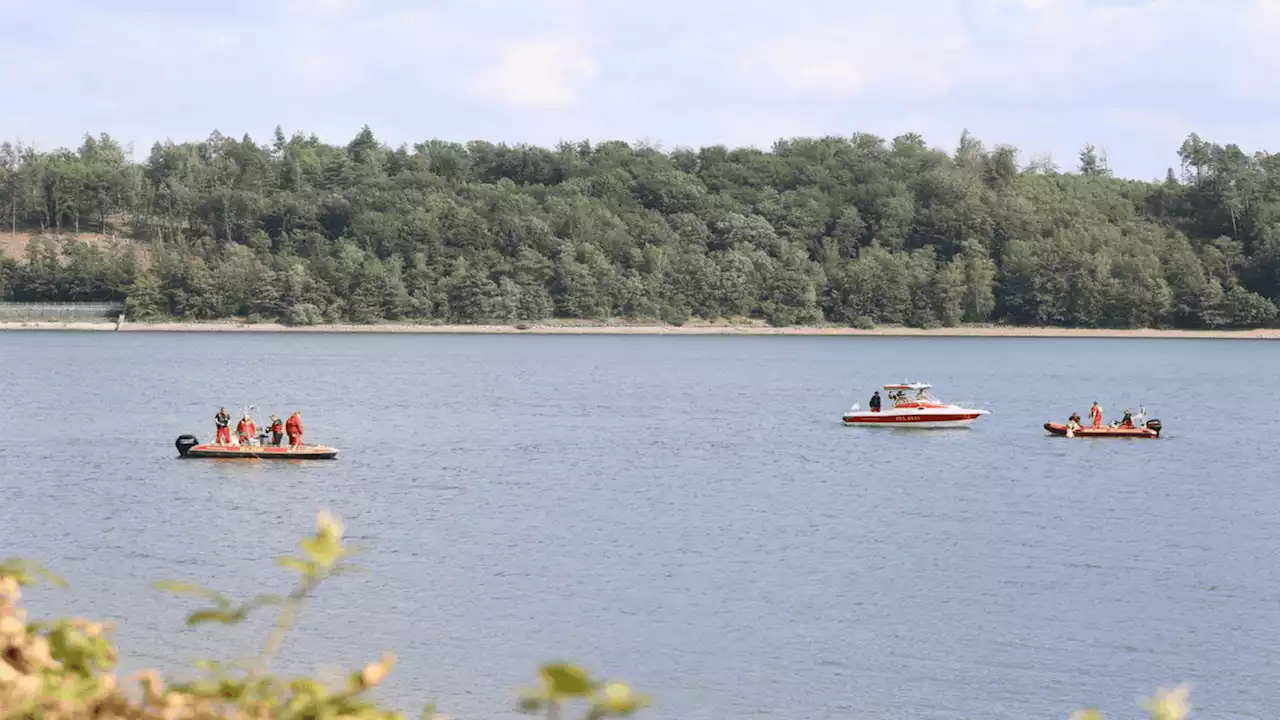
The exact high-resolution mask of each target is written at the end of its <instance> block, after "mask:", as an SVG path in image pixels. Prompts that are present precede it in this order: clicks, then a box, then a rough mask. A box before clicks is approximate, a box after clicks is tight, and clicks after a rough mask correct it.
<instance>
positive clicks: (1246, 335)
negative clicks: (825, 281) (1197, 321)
mask: <svg viewBox="0 0 1280 720" xmlns="http://www.w3.org/2000/svg"><path fill="white" fill-rule="evenodd" d="M21 330H28V331H46V332H48V331H68V332H116V331H117V328H116V323H115V322H114V321H110V320H104V321H99V322H85V321H77V322H57V321H53V322H50V321H4V322H0V331H21ZM118 332H233V333H407V334H431V333H437V334H469V335H750V336H770V335H788V336H796V335H801V336H819V337H838V336H849V337H1021V338H1033V337H1034V338H1051V337H1061V338H1186V339H1231V340H1280V328H1268V329H1257V330H1156V329H1150V328H1145V329H1129V330H1111V329H1089V328H1056V327H1020V326H1009V325H970V326H960V327H953V328H932V329H928V330H924V329H920V328H908V327H900V326H883V327H878V328H876V329H874V330H860V329H857V328H849V327H822V326H815V327H771V326H769V325H765V324H762V323H751V322H742V323H689V324H686V325H682V326H675V325H658V324H635V325H631V324H625V323H614V324H610V323H592V322H586V321H577V322H573V321H563V322H541V323H522V324H512V325H429V324H414V323H381V324H373V325H347V324H333V325H311V326H305V327H291V326H287V325H280V324H276V323H244V322H235V321H220V322H162V323H125V324H124V325H122V326H121V327H120V328H119V329H118Z"/></svg>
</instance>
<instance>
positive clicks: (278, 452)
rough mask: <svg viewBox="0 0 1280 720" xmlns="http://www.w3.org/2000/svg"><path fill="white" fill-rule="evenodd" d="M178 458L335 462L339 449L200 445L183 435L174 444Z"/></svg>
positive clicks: (193, 437) (308, 446) (304, 446)
mask: <svg viewBox="0 0 1280 720" xmlns="http://www.w3.org/2000/svg"><path fill="white" fill-rule="evenodd" d="M174 446H176V447H177V448H178V456H179V457H184V458H217V459H222V460H230V459H252V460H333V459H335V458H337V457H338V449H337V448H331V447H325V446H324V445H298V446H297V447H289V446H287V445H279V446H277V445H225V444H221V443H218V444H214V443H206V444H204V445H201V444H200V441H199V440H198V439H196V436H194V435H182V436H181V437H179V438H178V440H177V441H176V442H175V443H174Z"/></svg>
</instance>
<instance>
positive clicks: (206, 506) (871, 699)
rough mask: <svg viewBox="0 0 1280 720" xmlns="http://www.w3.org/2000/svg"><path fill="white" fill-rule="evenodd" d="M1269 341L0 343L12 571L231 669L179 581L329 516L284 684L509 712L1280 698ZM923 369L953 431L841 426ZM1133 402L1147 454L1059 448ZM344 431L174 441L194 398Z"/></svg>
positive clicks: (261, 573)
mask: <svg viewBox="0 0 1280 720" xmlns="http://www.w3.org/2000/svg"><path fill="white" fill-rule="evenodd" d="M1277 367H1280V343H1268V342H1266V341H1256V342H1254V341H1214V340H1206V341H1199V340H1127V339H1098V340H1080V339H1010V338H991V339H985V338H984V339H958V338H957V339H952V338H847V337H846V338H835V337H830V338H823V337H601V336H595V337H581V336H578V337H573V336H470V335H419V336H410V335H318V334H317V335H313V334H287V335H267V334H263V335H258V334H253V335H249V334H245V335H232V334H221V333H219V334H194V333H193V334H168V333H166V334H148V333H84V334H78V333H34V332H32V333H17V332H11V333H2V334H0V380H3V383H4V384H3V386H2V387H3V412H0V533H2V534H0V540H2V541H3V546H2V547H0V556H5V555H20V556H24V557H29V558H33V559H36V560H38V561H40V562H42V563H44V564H45V565H47V566H49V567H50V568H51V569H53V570H55V571H57V572H59V573H60V574H62V575H63V576H65V577H66V578H67V579H68V581H69V582H70V583H71V587H70V588H68V589H65V590H56V591H54V590H41V591H38V592H33V593H30V594H29V597H30V598H31V600H32V602H33V603H38V607H35V608H34V609H35V610H36V611H37V612H38V613H39V614H44V613H50V612H76V613H83V614H86V615H91V616H95V617H102V618H110V619H114V620H117V621H119V623H120V630H119V632H118V638H119V641H120V644H121V646H122V650H123V653H124V655H125V659H124V662H123V669H125V670H133V669H137V668H140V667H145V666H150V665H161V666H164V667H173V666H179V667H181V666H182V664H184V663H187V662H189V661H191V660H193V659H195V658H197V657H200V656H204V655H208V654H217V655H219V656H221V657H228V656H234V655H236V654H248V653H252V652H254V651H256V650H257V648H258V647H259V645H260V643H261V628H260V627H258V626H254V625H250V626H249V627H246V628H240V629H236V630H234V631H232V632H228V631H227V630H224V629H220V628H208V627H202V628H196V629H183V626H182V618H183V616H184V614H185V613H186V612H188V611H190V610H192V609H195V607H197V606H196V605H195V604H193V603H192V601H190V600H188V599H184V598H174V597H170V596H165V595H161V594H159V593H157V592H155V591H153V590H151V589H150V588H149V584H150V583H151V582H152V581H155V580H159V579H165V578H178V579H186V580H194V581H199V582H205V583H207V584H210V585H213V586H215V587H218V588H220V589H224V590H227V591H231V592H235V593H239V594H245V595H248V594H253V593H255V592H263V591H272V592H275V591H283V590H285V589H286V588H287V582H288V579H289V578H288V575H287V574H286V572H285V571H283V570H281V569H279V568H277V567H275V566H274V565H273V564H272V562H271V560H272V558H273V557H275V556H277V555H280V554H283V553H285V552H288V551H289V550H290V549H291V548H292V546H293V544H294V543H295V541H296V540H297V539H298V538H299V537H301V536H302V535H303V534H304V533H307V532H309V531H310V530H311V528H312V520H313V517H314V514H315V512H316V511H317V510H318V509H320V508H324V507H329V508H332V509H333V510H334V511H335V512H337V513H338V514H339V515H340V516H341V517H342V518H343V519H344V521H345V522H346V524H347V528H348V533H349V534H350V536H351V537H352V538H353V541H355V542H357V543H359V544H361V545H363V546H366V547H367V548H368V551H367V553H365V555H363V556H362V557H360V558H359V562H360V563H361V564H362V565H363V566H364V568H365V571H364V572H363V573H362V574H361V575H354V576H348V577H342V578H337V579H334V580H333V581H332V582H331V584H330V585H329V586H328V587H326V588H322V589H321V592H320V596H319V597H318V598H317V599H316V601H315V603H314V604H313V605H312V606H310V607H309V608H308V610H307V611H306V613H305V614H304V615H303V617H302V619H301V623H300V626H299V628H298V630H297V632H296V634H295V635H294V636H292V638H291V640H290V641H289V643H288V644H287V645H286V647H285V655H286V664H285V665H284V669H285V670H289V671H314V670H317V669H321V670H323V669H324V668H326V667H356V666H359V665H360V664H363V663H364V662H368V661H371V660H373V659H376V658H377V657H378V656H379V655H380V653H381V652H382V651H383V650H387V649H391V650H394V651H396V652H397V653H398V656H399V662H398V665H397V667H396V670H395V672H394V673H393V674H392V676H391V680H390V681H389V683H388V685H387V686H386V687H385V688H384V689H383V690H382V691H381V697H382V698H384V699H386V700H387V701H388V702H390V703H392V704H394V705H396V706H398V707H402V708H403V709H405V710H406V711H407V712H409V713H416V712H417V711H418V709H419V708H420V706H421V703H422V702H423V701H426V700H431V701H435V702H437V703H438V705H439V707H440V709H441V710H442V711H445V712H447V713H448V714H450V715H453V716H455V717H471V718H482V717H495V718H501V717H509V716H514V713H512V712H511V711H510V708H511V707H512V701H513V698H514V692H513V691H514V688H516V687H517V686H519V685H523V684H529V683H530V682H532V681H533V680H534V679H535V675H534V672H535V668H536V666H537V664H538V663H539V662H542V661H545V660H551V659H556V658H567V659H573V660H575V661H579V662H581V663H583V664H585V665H586V666H587V667H589V668H590V669H592V670H593V671H596V672H597V673H599V674H600V675H603V676H607V677H619V678H623V679H626V680H629V681H631V682H632V683H634V684H635V685H636V686H637V687H638V688H639V689H641V690H643V691H648V692H652V693H654V695H655V701H656V705H655V707H654V708H653V709H652V710H649V711H647V713H648V717H652V718H680V719H681V720H713V719H715V720H718V719H719V718H725V717H740V716H749V715H762V716H773V717H788V718H790V717H803V718H808V719H809V720H819V719H823V718H848V717H854V716H858V715H867V716H872V717H879V718H972V717H983V718H986V719H987V720H995V719H1003V718H1008V719H1010V720H1012V719H1014V718H1018V719H1022V718H1027V717H1066V715H1067V714H1068V713H1069V712H1070V711H1072V710H1074V709H1076V708H1078V707H1081V706H1087V705H1098V706H1100V707H1101V708H1102V709H1103V710H1104V711H1106V712H1108V713H1109V714H1111V715H1131V716H1136V715H1137V714H1138V713H1140V712H1141V711H1139V710H1137V709H1136V708H1135V707H1134V702H1135V701H1136V699H1137V698H1139V697H1141V696H1143V695H1145V694H1148V693H1150V692H1151V691H1152V690H1154V689H1155V687H1156V686H1157V685H1171V684H1173V683H1176V682H1178V681H1181V680H1190V681H1192V682H1193V683H1194V685H1195V688H1194V691H1193V695H1192V701H1193V704H1194V705H1195V706H1196V708H1197V710H1198V712H1197V714H1200V712H1201V711H1202V712H1203V714H1204V715H1206V716H1207V715H1213V716H1218V717H1233V718H1262V717H1271V716H1273V715H1274V711H1275V709H1276V708H1278V707H1280V685H1277V684H1276V683H1275V682H1274V676H1275V672H1276V670H1277V669H1280V647H1278V646H1277V644H1276V643H1275V641H1274V639H1275V628H1276V627H1277V626H1280V583H1278V582H1277V581H1278V580H1280V563H1278V562H1277V558H1280V514H1278V513H1277V509H1278V508H1280V483H1277V473H1276V467H1277V460H1278V459H1280V451H1278V450H1277V449H1276V443H1275V437H1276V432H1277V415H1276V412H1275V408H1276V403H1277V401H1280V379H1278V378H1277V375H1276V372H1275V368H1277ZM907 378H910V379H913V380H923V381H927V382H931V383H933V384H934V386H935V388H936V391H937V393H938V394H939V395H940V396H941V397H942V398H943V399H954V400H973V401H977V402H979V403H980V404H981V405H982V406H983V407H986V408H988V409H990V410H992V411H993V414H992V415H991V416H989V417H986V418H983V419H981V420H979V421H978V423H977V424H975V425H974V426H973V427H972V428H971V429H967V430H965V429H960V430H942V431H901V430H887V429H879V430H877V429H868V428H847V427H843V426H842V425H841V424H840V422H839V417H840V414H841V412H843V411H844V410H846V409H847V408H848V407H849V405H850V404H851V403H853V402H855V401H856V402H858V403H860V404H862V405H863V406H864V407H865V405H866V401H867V397H868V396H869V395H870V392H871V390H872V389H874V387H876V386H878V385H880V384H883V383H886V382H897V381H901V380H904V379H907ZM1094 400H1098V401H1099V402H1100V403H1101V404H1102V406H1103V407H1104V408H1105V410H1106V413H1107V420H1111V419H1114V418H1117V417H1118V416H1119V412H1120V411H1121V410H1122V409H1123V408H1124V407H1125V406H1129V407H1132V408H1133V409H1134V410H1136V409H1137V407H1138V406H1139V405H1145V406H1146V407H1147V409H1148V411H1149V413H1150V414H1151V415H1152V416H1154V417H1158V418H1160V419H1161V420H1162V421H1163V422H1164V425H1165V437H1163V438H1162V439H1160V440H1156V441H1134V440H1067V439H1065V438H1055V437H1048V436H1046V434H1045V433H1044V431H1043V429H1042V428H1041V425H1042V423H1044V422H1045V421H1046V420H1058V421H1061V420H1064V419H1065V418H1066V417H1067V416H1068V415H1069V414H1070V413H1071V412H1073V411H1075V412H1079V413H1081V415H1082V416H1083V415H1086V413H1087V410H1088V407H1089V405H1090V403H1092V402H1093V401H1094ZM249 403H256V404H258V405H259V406H260V407H261V408H262V409H263V411H264V412H275V413H277V414H279V415H280V416H281V417H284V416H286V415H288V414H289V413H291V412H292V411H294V410H301V411H302V412H303V417H304V420H305V422H306V429H307V439H308V440H309V441H311V442H317V443H324V444H330V445H334V446H337V447H339V448H341V449H342V455H341V456H340V458H339V459H338V460H337V461H334V462H330V463H324V462H317V463H295V464H288V463H270V462H257V463H254V462H215V461H201V460H179V459H177V453H176V451H175V450H174V447H173V441H174V439H175V438H176V437H177V436H178V435H179V434H181V433H184V432H193V433H195V434H197V435H198V436H200V438H201V439H202V440H209V439H211V438H212V434H213V423H212V416H213V414H214V413H215V412H216V411H217V409H218V407H219V406H220V405H225V406H227V407H228V408H231V409H232V410H233V411H234V410H235V408H237V407H240V406H243V405H247V404H249Z"/></svg>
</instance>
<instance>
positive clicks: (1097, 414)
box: [1089, 400, 1102, 428]
mask: <svg viewBox="0 0 1280 720" xmlns="http://www.w3.org/2000/svg"><path fill="white" fill-rule="evenodd" d="M1089 419H1090V420H1091V421H1093V426H1094V427H1095V428H1100V427H1102V406H1101V405H1099V404H1098V401H1096V400H1095V401H1094V402H1093V407H1091V408H1089Z"/></svg>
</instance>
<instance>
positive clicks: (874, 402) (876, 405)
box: [870, 393, 880, 412]
mask: <svg viewBox="0 0 1280 720" xmlns="http://www.w3.org/2000/svg"><path fill="white" fill-rule="evenodd" d="M870 405H871V411H872V412H879V411H880V394H879V393H876V394H875V395H872V396H871V402H870Z"/></svg>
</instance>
